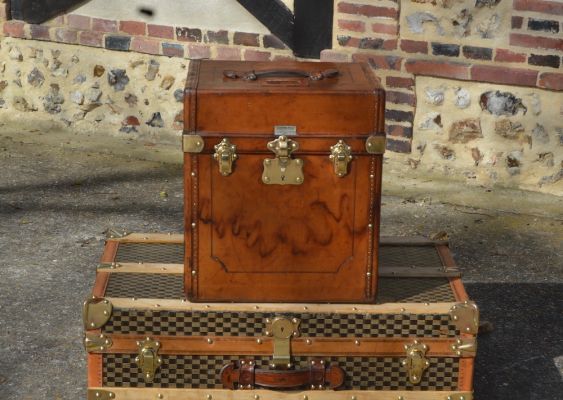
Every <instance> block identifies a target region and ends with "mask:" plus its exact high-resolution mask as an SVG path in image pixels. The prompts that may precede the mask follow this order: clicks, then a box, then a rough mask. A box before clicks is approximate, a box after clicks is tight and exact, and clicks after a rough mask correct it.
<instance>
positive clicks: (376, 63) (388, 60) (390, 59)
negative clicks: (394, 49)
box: [352, 53, 403, 71]
mask: <svg viewBox="0 0 563 400" xmlns="http://www.w3.org/2000/svg"><path fill="white" fill-rule="evenodd" d="M352 60H354V61H364V62H367V63H368V64H369V65H371V67H372V68H374V69H394V70H398V71H400V70H401V63H402V61H403V59H402V58H401V57H397V56H390V55H387V56H380V55H371V54H369V53H357V54H354V55H352Z"/></svg>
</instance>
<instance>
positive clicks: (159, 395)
mask: <svg viewBox="0 0 563 400" xmlns="http://www.w3.org/2000/svg"><path fill="white" fill-rule="evenodd" d="M156 397H157V398H159V399H163V398H164V395H163V394H162V393H159V394H157V395H156Z"/></svg>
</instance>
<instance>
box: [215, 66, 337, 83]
mask: <svg viewBox="0 0 563 400" xmlns="http://www.w3.org/2000/svg"><path fill="white" fill-rule="evenodd" d="M338 74H339V72H338V70H336V69H325V70H324V71H316V72H308V71H302V70H298V69H270V70H266V71H248V72H244V73H239V72H236V71H230V70H229V71H223V75H224V76H225V77H226V78H229V79H242V80H244V81H256V80H258V79H260V78H267V77H291V78H293V77H297V78H309V79H311V80H312V81H320V80H323V79H325V78H334V77H336V76H338Z"/></svg>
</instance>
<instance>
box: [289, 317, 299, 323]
mask: <svg viewBox="0 0 563 400" xmlns="http://www.w3.org/2000/svg"><path fill="white" fill-rule="evenodd" d="M291 322H293V323H294V324H296V323H298V322H299V320H298V319H297V318H293V319H292V320H291Z"/></svg>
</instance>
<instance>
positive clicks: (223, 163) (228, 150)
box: [213, 138, 238, 176]
mask: <svg viewBox="0 0 563 400" xmlns="http://www.w3.org/2000/svg"><path fill="white" fill-rule="evenodd" d="M236 151H237V146H235V145H234V144H232V143H231V142H230V141H229V139H227V138H225V139H223V140H221V142H220V143H219V144H216V145H215V153H214V154H213V158H214V159H215V161H217V163H218V164H219V172H220V173H221V175H223V176H228V175H231V174H232V173H233V163H234V162H235V160H236V159H237V158H238V155H237V153H236Z"/></svg>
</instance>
